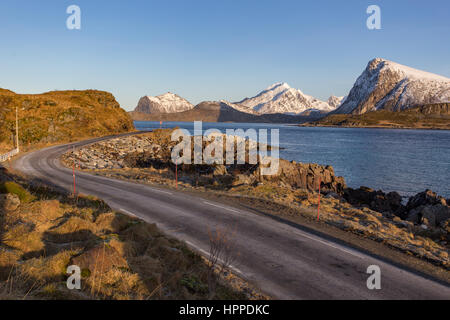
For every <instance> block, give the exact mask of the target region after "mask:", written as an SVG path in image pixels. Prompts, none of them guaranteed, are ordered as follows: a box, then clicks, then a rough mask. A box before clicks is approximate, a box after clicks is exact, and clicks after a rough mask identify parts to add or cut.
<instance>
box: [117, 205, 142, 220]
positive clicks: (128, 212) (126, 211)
mask: <svg viewBox="0 0 450 320" xmlns="http://www.w3.org/2000/svg"><path fill="white" fill-rule="evenodd" d="M119 210H120V211H123V212H125V213H126V214H128V215H130V216H133V217H136V218H139V219H142V218H141V217H139V216H138V215H137V214H134V213H133V212H130V211H128V210H125V209H122V208H120V209H119Z"/></svg>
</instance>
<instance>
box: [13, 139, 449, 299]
mask: <svg viewBox="0 0 450 320" xmlns="http://www.w3.org/2000/svg"><path fill="white" fill-rule="evenodd" d="M108 138H111V137H105V138H98V139H92V140H87V141H83V142H78V143H74V144H70V145H63V146H56V147H50V148H47V149H43V150H39V151H36V152H33V153H30V154H26V155H24V156H23V157H21V158H19V159H18V160H17V161H15V163H14V168H15V169H17V170H20V171H22V172H23V173H26V174H29V175H32V176H35V177H37V178H40V179H42V180H45V181H48V182H50V183H52V184H54V185H58V186H60V187H63V188H65V189H67V190H72V181H73V180H72V179H73V178H72V170H70V169H67V168H64V167H63V166H62V165H61V164H60V162H59V157H60V155H61V154H62V153H63V152H66V151H67V150H70V148H72V146H75V147H80V146H83V145H86V144H89V143H93V142H96V141H99V140H103V139H108ZM77 188H78V190H79V191H80V192H82V193H84V194H91V195H95V196H98V197H99V198H102V199H103V200H105V201H106V202H107V203H108V204H109V205H110V206H111V207H112V208H113V209H115V210H118V211H122V212H124V213H126V214H129V215H134V216H137V217H139V218H141V219H143V220H145V221H148V222H151V223H157V224H158V227H159V228H160V229H161V230H163V231H164V232H165V233H166V234H169V235H170V236H173V237H175V238H177V239H180V240H183V241H185V242H186V243H187V244H188V245H189V246H191V247H193V248H194V249H195V250H197V251H198V252H200V253H202V254H206V252H207V251H208V248H209V236H208V230H214V229H215V228H216V227H221V228H223V227H228V228H231V229H232V230H234V232H235V235H234V239H235V242H236V252H237V253H238V254H237V255H236V256H237V258H236V260H235V262H234V264H233V269H234V270H235V272H238V273H240V274H241V275H242V276H243V277H245V278H246V279H248V280H250V281H251V282H253V283H255V284H256V285H257V286H259V287H260V288H261V289H262V290H263V291H264V292H266V293H268V294H270V295H272V296H274V297H276V298H278V299H450V286H447V285H445V284H441V283H438V282H434V281H432V280H429V279H427V278H424V277H422V276H420V275H418V274H415V273H411V272H409V271H406V270H402V269H400V268H398V267H396V266H393V265H391V264H388V263H386V262H383V261H381V260H378V259H376V258H374V257H371V256H369V255H366V254H364V253H362V252H359V251H357V250H355V249H352V248H350V247H346V246H343V245H341V244H338V243H335V242H331V241H330V240H327V239H324V238H320V237H319V236H317V235H315V234H310V233H308V232H305V231H303V230H300V229H298V228H295V227H293V226H290V225H287V224H284V223H282V222H277V221H275V220H273V219H271V218H268V217H264V216H260V215H256V214H254V213H251V212H247V211H243V210H240V209H236V208H233V206H232V204H230V205H229V206H226V205H223V204H221V203H215V202H212V201H209V200H208V201H207V200H204V199H202V198H199V197H195V196H191V195H186V194H184V193H181V192H176V191H172V190H164V189H158V188H154V187H150V186H146V185H141V184H137V183H131V182H125V181H120V180H114V179H109V178H105V177H98V176H94V175H90V174H87V173H82V172H77ZM370 265H378V266H379V267H380V269H381V289H380V290H369V289H368V288H367V285H366V282H367V278H368V277H369V274H367V273H366V271H367V268H368V266H370Z"/></svg>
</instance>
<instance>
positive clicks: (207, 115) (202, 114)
mask: <svg viewBox="0 0 450 320" xmlns="http://www.w3.org/2000/svg"><path fill="white" fill-rule="evenodd" d="M130 116H131V118H132V119H133V120H137V121H204V122H257V123H263V122H264V123H299V122H305V121H311V120H316V119H319V118H320V116H322V114H321V113H318V112H313V113H308V114H307V115H297V116H291V115H285V114H263V115H257V114H251V113H247V112H241V111H238V110H236V109H234V108H233V107H231V106H230V105H229V104H228V103H226V102H224V101H220V102H217V101H206V102H201V103H199V104H198V105H196V106H195V107H194V108H193V109H191V110H188V111H183V112H176V113H159V114H147V113H142V112H135V111H134V112H130Z"/></svg>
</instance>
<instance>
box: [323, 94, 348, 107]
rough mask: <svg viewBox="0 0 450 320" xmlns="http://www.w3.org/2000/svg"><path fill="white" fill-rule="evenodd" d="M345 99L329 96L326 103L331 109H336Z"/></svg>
mask: <svg viewBox="0 0 450 320" xmlns="http://www.w3.org/2000/svg"><path fill="white" fill-rule="evenodd" d="M345 98H346V97H336V96H331V97H329V98H328V101H327V103H328V105H329V106H330V107H331V108H333V109H336V108H338V107H339V106H340V105H341V103H342V102H343V101H344V99H345Z"/></svg>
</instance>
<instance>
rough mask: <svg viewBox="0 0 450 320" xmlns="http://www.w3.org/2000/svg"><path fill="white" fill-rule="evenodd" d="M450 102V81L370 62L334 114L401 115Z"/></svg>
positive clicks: (408, 69)
mask: <svg viewBox="0 0 450 320" xmlns="http://www.w3.org/2000/svg"><path fill="white" fill-rule="evenodd" d="M448 102H450V79H449V78H446V77H442V76H439V75H436V74H432V73H429V72H425V71H420V70H417V69H413V68H410V67H407V66H403V65H401V64H398V63H395V62H392V61H388V60H385V59H381V58H376V59H373V60H372V61H370V62H369V64H368V65H367V68H366V69H365V70H364V72H363V73H362V74H361V76H360V77H359V78H358V79H357V80H356V82H355V84H354V86H353V88H352V89H351V91H350V93H349V95H348V96H347V98H346V99H345V101H344V102H343V103H342V104H341V106H340V107H339V108H338V109H337V110H335V111H334V112H333V113H336V114H363V113H366V112H368V111H375V110H388V111H402V110H406V109H408V108H412V107H417V106H421V105H426V104H436V103H448Z"/></svg>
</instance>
